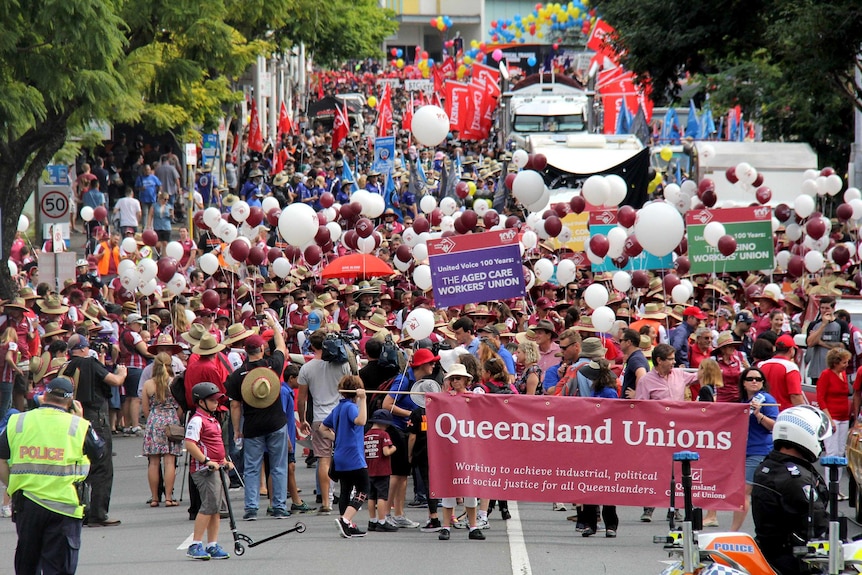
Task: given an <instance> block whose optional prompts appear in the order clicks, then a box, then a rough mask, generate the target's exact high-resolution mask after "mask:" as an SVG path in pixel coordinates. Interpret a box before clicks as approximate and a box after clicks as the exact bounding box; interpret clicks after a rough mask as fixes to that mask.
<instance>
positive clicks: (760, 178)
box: [751, 172, 763, 203]
mask: <svg viewBox="0 0 862 575" xmlns="http://www.w3.org/2000/svg"><path fill="white" fill-rule="evenodd" d="M751 185H752V186H753V187H755V188H759V187H760V186H762V185H763V174H761V173H760V172H757V177H756V178H754V181H753V182H751ZM761 203H763V202H761Z"/></svg>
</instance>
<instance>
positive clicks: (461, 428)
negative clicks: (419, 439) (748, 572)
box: [426, 393, 749, 510]
mask: <svg viewBox="0 0 862 575" xmlns="http://www.w3.org/2000/svg"><path fill="white" fill-rule="evenodd" d="M426 409H427V418H428V460H429V469H430V478H429V479H430V496H431V497H435V498H440V497H460V496H476V497H487V498H489V499H503V500H513V501H577V502H578V503H590V504H599V505H601V504H607V505H631V506H635V507H662V506H667V505H668V503H669V500H670V484H671V461H672V455H673V453H675V452H677V451H683V450H689V451H696V452H698V453H699V454H700V460H699V461H697V462H695V463H694V465H693V466H692V468H693V475H694V481H693V483H694V485H693V488H694V502H695V504H696V505H699V506H701V507H703V508H706V509H720V510H740V509H742V504H743V501H744V497H745V445H746V439H747V436H748V418H749V412H748V406H747V405H742V404H733V403H706V404H704V403H695V402H673V401H630V400H620V399H596V398H592V399H587V398H577V397H541V396H525V395H485V394H462V395H457V396H452V395H449V394H444V393H440V394H431V395H429V396H428V403H427V406H426ZM676 481H677V485H676V491H677V495H678V496H679V497H682V488H681V485H680V484H679V481H680V476H679V469H677V473H676ZM678 501H679V502H680V504H681V501H682V500H681V499H679V500H678Z"/></svg>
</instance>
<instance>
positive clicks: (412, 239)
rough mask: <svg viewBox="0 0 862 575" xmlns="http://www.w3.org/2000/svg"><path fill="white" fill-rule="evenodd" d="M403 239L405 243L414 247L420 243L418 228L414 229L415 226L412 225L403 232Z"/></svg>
mask: <svg viewBox="0 0 862 575" xmlns="http://www.w3.org/2000/svg"><path fill="white" fill-rule="evenodd" d="M401 239H402V240H403V241H404V243H405V244H407V245H408V246H410V247H411V248H412V247H413V246H415V245H416V244H418V243H419V234H417V233H416V230H414V229H413V226H410V227H409V228H406V229H405V230H404V231H403V232H402V233H401Z"/></svg>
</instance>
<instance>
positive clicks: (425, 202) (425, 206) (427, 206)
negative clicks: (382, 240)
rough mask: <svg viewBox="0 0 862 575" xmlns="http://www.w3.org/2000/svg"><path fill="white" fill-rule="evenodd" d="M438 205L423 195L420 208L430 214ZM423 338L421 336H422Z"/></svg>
mask: <svg viewBox="0 0 862 575" xmlns="http://www.w3.org/2000/svg"><path fill="white" fill-rule="evenodd" d="M436 207H437V200H436V199H434V196H432V195H430V194H429V195H425V196H422V199H421V200H419V209H420V210H422V213H423V214H430V213H431V212H433V211H434V208H436ZM420 339H421V338H420Z"/></svg>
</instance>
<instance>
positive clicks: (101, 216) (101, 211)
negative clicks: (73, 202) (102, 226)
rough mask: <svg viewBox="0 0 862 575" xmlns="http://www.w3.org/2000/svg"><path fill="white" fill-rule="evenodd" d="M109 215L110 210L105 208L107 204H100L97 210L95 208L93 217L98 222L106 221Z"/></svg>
mask: <svg viewBox="0 0 862 575" xmlns="http://www.w3.org/2000/svg"><path fill="white" fill-rule="evenodd" d="M107 217H108V210H106V209H105V206H99V207H97V208H96V209H95V210H93V219H94V220H96V221H97V222H104V221H105V218H107Z"/></svg>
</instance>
